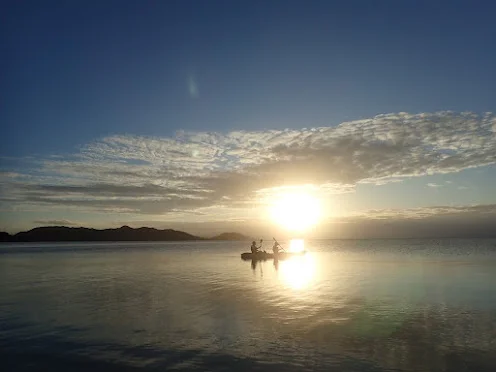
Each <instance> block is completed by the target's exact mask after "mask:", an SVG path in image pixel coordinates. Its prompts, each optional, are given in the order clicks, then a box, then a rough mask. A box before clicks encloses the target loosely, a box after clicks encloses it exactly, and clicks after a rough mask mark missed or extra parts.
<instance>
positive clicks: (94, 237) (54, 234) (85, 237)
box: [0, 226, 252, 242]
mask: <svg viewBox="0 0 496 372" xmlns="http://www.w3.org/2000/svg"><path fill="white" fill-rule="evenodd" d="M195 240H246V241H248V240H252V238H250V237H247V236H245V235H242V234H239V233H235V232H227V233H222V234H220V235H216V236H214V237H210V238H205V237H200V236H196V235H192V234H188V233H187V232H184V231H178V230H173V229H163V230H159V229H155V228H152V227H139V228H132V227H129V226H122V227H119V228H115V229H102V230H98V229H92V228H87V227H67V226H43V227H36V228H34V229H31V230H28V231H22V232H18V233H17V234H13V235H11V234H9V233H7V232H0V242H75V241H78V242H82V241H88V242H95V241H195Z"/></svg>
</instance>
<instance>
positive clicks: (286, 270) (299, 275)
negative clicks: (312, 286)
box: [279, 254, 315, 290]
mask: <svg viewBox="0 0 496 372" xmlns="http://www.w3.org/2000/svg"><path fill="white" fill-rule="evenodd" d="M279 265H280V266H279V272H280V274H281V277H282V279H283V281H284V282H285V283H286V284H287V285H289V286H290V287H291V288H293V289H298V290H299V289H303V288H305V287H307V286H308V284H309V283H310V282H311V281H312V279H313V278H314V276H315V261H314V258H313V256H312V255H311V254H306V255H304V256H302V257H293V258H291V259H289V260H287V261H281V262H280V264H279Z"/></svg>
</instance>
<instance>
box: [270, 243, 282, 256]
mask: <svg viewBox="0 0 496 372" xmlns="http://www.w3.org/2000/svg"><path fill="white" fill-rule="evenodd" d="M279 248H282V247H281V245H280V244H279V243H278V242H274V246H273V247H272V252H274V254H279Z"/></svg>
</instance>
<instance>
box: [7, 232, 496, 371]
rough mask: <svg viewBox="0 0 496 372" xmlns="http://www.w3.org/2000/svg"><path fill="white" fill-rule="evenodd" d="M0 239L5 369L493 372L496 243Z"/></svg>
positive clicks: (495, 358)
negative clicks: (254, 250)
mask: <svg viewBox="0 0 496 372" xmlns="http://www.w3.org/2000/svg"><path fill="white" fill-rule="evenodd" d="M245 245H246V244H244V243H227V242H222V243H217V242H215V243H214V242H202V243H123V244H95V243H88V244H59V245H50V244H42V245H41V244H40V245H10V246H7V245H3V246H0V370H2V371H26V370H29V371H34V370H40V371H93V372H99V371H138V370H140V371H141V370H143V371H165V370H184V371H188V370H195V371H196V370H198V371H471V372H472V371H473V372H477V371H491V372H494V371H496V240H390V241H379V240H374V241H320V242H306V248H307V249H308V250H310V251H311V252H312V253H311V254H309V255H308V256H306V257H302V258H298V259H294V260H290V261H287V262H279V264H278V266H274V264H273V262H272V261H267V262H265V263H259V264H258V265H257V266H255V267H253V266H252V265H251V263H250V262H243V261H241V260H240V257H239V254H240V253H241V252H242V251H243V250H246V247H245Z"/></svg>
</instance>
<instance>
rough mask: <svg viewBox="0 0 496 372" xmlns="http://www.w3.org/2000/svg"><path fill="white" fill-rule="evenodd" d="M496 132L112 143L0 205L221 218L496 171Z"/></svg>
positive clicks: (449, 116) (10, 191)
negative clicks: (277, 199) (299, 200)
mask: <svg viewBox="0 0 496 372" xmlns="http://www.w3.org/2000/svg"><path fill="white" fill-rule="evenodd" d="M495 123H496V119H495V117H494V115H492V114H489V113H486V114H483V115H476V114H473V113H453V112H438V113H422V114H416V115H412V114H408V113H396V114H384V115H378V116H376V117H373V118H370V119H363V120H357V121H351V122H345V123H342V124H341V125H339V126H337V127H318V128H305V129H300V130H298V129H286V130H268V131H252V132H250V131H234V132H230V133H215V132H200V133H190V132H183V131H180V132H178V133H177V134H176V135H175V136H173V137H166V138H157V137H141V136H132V135H126V136H119V135H118V136H110V137H105V138H102V139H99V140H97V141H94V142H91V143H88V144H86V145H85V146H83V147H82V148H81V149H80V151H79V152H77V153H74V154H71V155H68V156H65V157H62V158H60V157H51V156H47V157H46V158H44V159H31V160H30V161H31V167H30V168H26V167H25V166H24V167H23V171H21V170H16V172H15V173H3V174H0V181H1V182H0V203H1V204H2V210H6V209H8V208H9V207H6V206H10V208H13V206H15V208H16V209H17V210H22V209H23V208H31V209H32V208H35V207H37V208H45V207H46V206H50V207H63V208H65V209H67V208H73V209H78V210H90V211H102V212H108V211H113V212H126V213H132V214H138V215H139V214H145V215H150V214H158V215H162V216H170V217H172V216H178V215H180V213H197V214H198V215H208V214H209V213H214V214H215V216H216V217H217V218H219V219H221V218H223V217H222V216H223V215H221V214H220V213H221V212H222V213H225V216H234V215H235V214H236V213H235V212H236V211H238V212H239V211H244V212H243V213H246V211H248V210H249V209H250V208H252V207H253V206H256V205H259V204H260V203H261V202H263V199H261V197H260V195H262V194H263V193H262V194H261V193H260V190H265V194H264V195H265V196H267V195H268V194H267V193H269V194H270V190H272V189H273V188H275V187H291V186H298V185H313V187H314V190H315V192H319V193H321V194H322V195H327V194H331V193H343V192H353V191H354V189H355V187H356V185H357V184H359V183H372V184H377V185H381V184H384V183H389V182H401V181H402V180H403V179H405V178H408V177H419V176H423V175H431V174H446V173H454V172H459V171H461V170H463V169H467V168H474V167H481V166H484V165H489V164H494V163H496V132H494V125H495ZM432 185H435V184H432ZM431 187H434V186H431ZM268 196H269V197H270V195H268ZM266 199H267V198H266ZM261 200H262V201H261ZM238 216H239V213H238ZM226 218H227V217H226Z"/></svg>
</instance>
